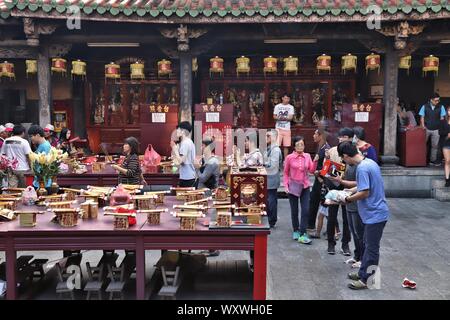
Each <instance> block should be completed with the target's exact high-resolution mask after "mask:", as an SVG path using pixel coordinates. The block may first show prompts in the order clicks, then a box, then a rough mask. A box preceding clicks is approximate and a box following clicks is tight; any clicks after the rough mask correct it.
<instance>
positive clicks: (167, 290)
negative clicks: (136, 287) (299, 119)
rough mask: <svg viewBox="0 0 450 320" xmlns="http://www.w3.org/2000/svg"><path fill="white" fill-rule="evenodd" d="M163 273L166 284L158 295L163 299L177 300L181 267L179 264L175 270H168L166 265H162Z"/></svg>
mask: <svg viewBox="0 0 450 320" xmlns="http://www.w3.org/2000/svg"><path fill="white" fill-rule="evenodd" d="M161 273H162V277H163V282H164V285H163V286H162V287H161V289H160V290H159V292H158V296H160V297H162V298H163V299H171V300H175V299H176V294H177V291H178V289H179V288H180V284H179V283H178V282H179V281H178V279H179V274H180V267H179V266H177V267H176V269H175V271H166V269H165V268H164V267H161Z"/></svg>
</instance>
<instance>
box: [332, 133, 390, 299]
mask: <svg viewBox="0 0 450 320" xmlns="http://www.w3.org/2000/svg"><path fill="white" fill-rule="evenodd" d="M338 152H339V156H341V157H342V159H343V160H344V161H345V162H346V163H348V164H350V165H357V169H356V187H355V188H353V189H350V190H351V193H352V194H351V195H350V196H347V197H346V198H345V200H344V201H345V203H346V204H347V203H352V202H357V204H358V212H359V214H360V216H361V219H362V221H363V223H364V225H365V226H364V252H363V255H362V260H361V267H360V269H359V272H357V273H356V272H355V273H350V274H349V275H348V277H349V278H350V279H351V280H353V281H352V283H350V284H349V288H351V289H355V290H360V289H367V281H368V279H369V277H371V276H372V275H373V272H371V273H368V268H369V267H373V266H378V262H379V259H380V242H381V237H382V235H383V230H384V227H385V225H386V222H387V220H388V218H389V208H388V206H387V202H386V196H385V193H384V184H383V178H382V176H381V170H380V167H379V166H378V164H377V163H376V162H375V161H373V160H371V159H368V158H365V157H364V156H363V155H362V154H360V153H359V152H358V149H357V148H356V146H355V145H353V144H352V143H350V142H343V143H340V144H339V146H338Z"/></svg>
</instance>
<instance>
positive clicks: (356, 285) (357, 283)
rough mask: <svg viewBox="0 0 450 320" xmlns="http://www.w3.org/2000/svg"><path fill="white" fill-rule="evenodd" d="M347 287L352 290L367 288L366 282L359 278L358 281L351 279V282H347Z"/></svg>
mask: <svg viewBox="0 0 450 320" xmlns="http://www.w3.org/2000/svg"><path fill="white" fill-rule="evenodd" d="M348 287H349V288H350V289H353V290H364V289H367V284H365V283H364V282H362V281H361V280H358V281H352V282H351V283H349V284H348Z"/></svg>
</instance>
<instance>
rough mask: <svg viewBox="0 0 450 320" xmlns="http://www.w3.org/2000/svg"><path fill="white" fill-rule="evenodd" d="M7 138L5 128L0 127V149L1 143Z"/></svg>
mask: <svg viewBox="0 0 450 320" xmlns="http://www.w3.org/2000/svg"><path fill="white" fill-rule="evenodd" d="M6 138H8V132H6V128H5V126H3V125H0V149H1V148H2V145H3V142H4V141H5V139H6Z"/></svg>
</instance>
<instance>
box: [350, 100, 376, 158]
mask: <svg viewBox="0 0 450 320" xmlns="http://www.w3.org/2000/svg"><path fill="white" fill-rule="evenodd" d="M383 108H384V106H383V105H382V104H379V103H358V104H356V103H354V104H349V103H348V104H344V108H343V114H344V116H343V121H342V126H343V127H350V128H353V127H356V126H358V127H362V128H364V132H365V134H366V137H365V141H367V142H368V143H370V144H371V145H373V146H374V147H375V149H376V150H377V155H379V154H380V144H381V137H382V132H381V128H382V124H383Z"/></svg>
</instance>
